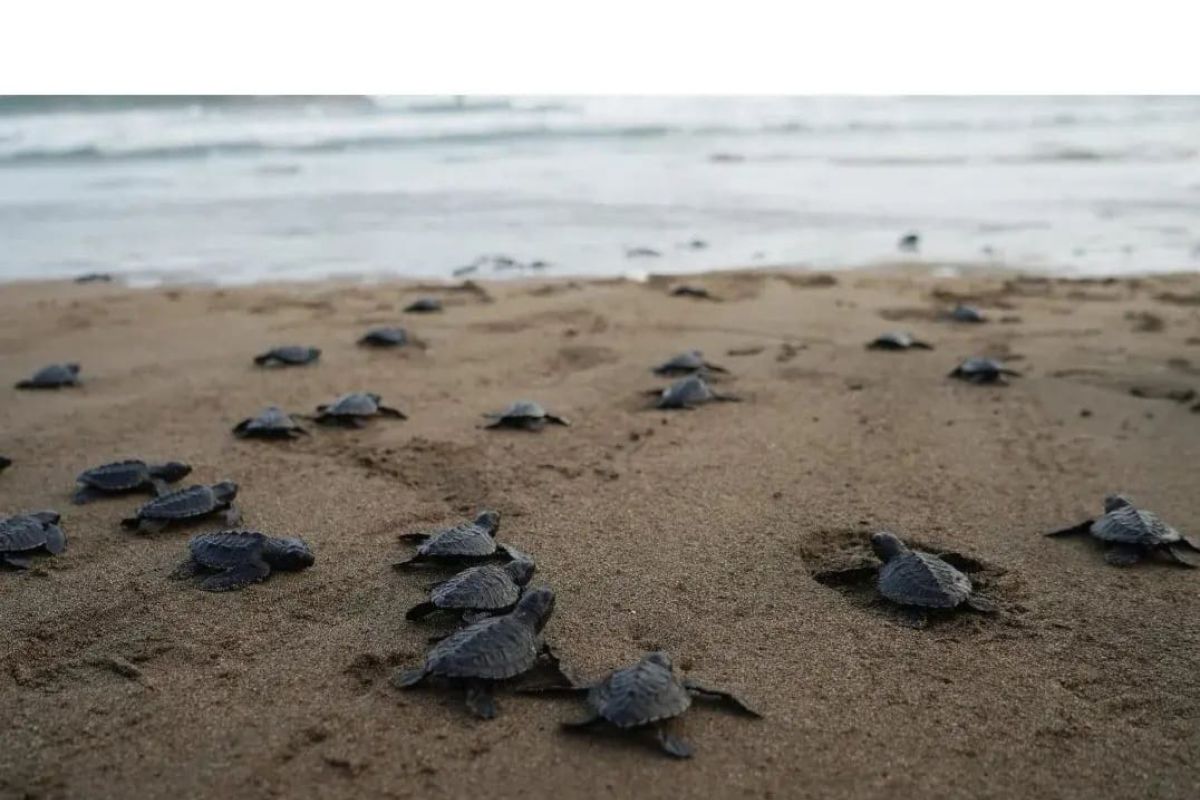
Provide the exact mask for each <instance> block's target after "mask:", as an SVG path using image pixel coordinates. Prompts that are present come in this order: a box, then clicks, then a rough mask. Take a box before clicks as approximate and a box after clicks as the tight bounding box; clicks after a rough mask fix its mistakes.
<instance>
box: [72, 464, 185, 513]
mask: <svg viewBox="0 0 1200 800" xmlns="http://www.w3.org/2000/svg"><path fill="white" fill-rule="evenodd" d="M191 471H192V468H191V467H190V466H188V465H187V464H182V463H180V462H178V461H168V462H167V463H166V464H147V463H146V462H145V461H141V460H140V459H129V460H126V461H114V462H113V463H111V464H102V465H100V466H98V467H92V468H91V469H86V470H84V471H83V472H81V473H79V477H77V478H76V479H75V480H76V481H77V482H78V483H79V488H78V489H77V490H76V491H75V494H74V495H73V496H72V497H71V502H73V503H76V504H82V503H90V502H91V501H93V500H98V499H100V498H101V497H107V496H109V495H115V494H128V493H130V492H150V493H151V494H154V495H161V494H165V493H166V492H167V491H168V490H167V484H168V483H175V482H176V481H181V480H183V479H184V478H186V477H187V476H188V475H189V474H190V473H191Z"/></svg>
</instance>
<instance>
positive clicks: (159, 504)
mask: <svg viewBox="0 0 1200 800" xmlns="http://www.w3.org/2000/svg"><path fill="white" fill-rule="evenodd" d="M217 505H218V500H217V496H216V493H214V492H213V490H212V487H211V486H205V485H204V484H197V485H195V486H188V487H187V488H184V489H177V490H176V491H174V492H168V493H167V494H164V495H160V496H159V497H156V498H154V499H153V500H151V501H150V502H148V503H146V504H145V505H143V506H142V507H141V508H139V509H138V512H137V516H138V517H140V518H141V519H151V520H153V519H158V520H172V519H189V518H191V517H199V516H202V515H204V514H208V513H209V512H211V511H213V510H214V509H215V508H216V507H217Z"/></svg>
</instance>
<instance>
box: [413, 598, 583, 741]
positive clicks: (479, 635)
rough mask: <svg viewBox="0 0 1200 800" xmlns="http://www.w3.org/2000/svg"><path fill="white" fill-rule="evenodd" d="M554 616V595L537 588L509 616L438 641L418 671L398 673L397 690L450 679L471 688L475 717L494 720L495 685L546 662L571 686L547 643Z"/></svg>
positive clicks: (469, 699) (469, 696) (470, 703)
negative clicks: (544, 630) (544, 637)
mask: <svg viewBox="0 0 1200 800" xmlns="http://www.w3.org/2000/svg"><path fill="white" fill-rule="evenodd" d="M553 612H554V592H552V591H550V590H549V589H547V588H545V587H539V588H537V589H532V590H530V591H528V592H526V593H525V595H524V596H523V597H522V598H521V599H520V600H519V601H518V602H517V605H516V607H515V608H513V610H512V611H510V612H509V613H507V614H503V615H501V616H498V617H488V618H486V619H481V620H479V621H478V622H473V623H471V624H470V625H468V626H466V627H465V628H461V629H460V630H457V631H455V632H454V633H452V634H450V635H449V636H447V637H446V638H445V639H442V640H441V641H439V642H438V643H437V644H435V645H434V646H433V648H432V649H431V650H430V651H429V652H428V653H427V654H426V655H425V663H424V665H423V666H421V667H419V668H418V669H411V670H396V672H395V673H394V674H393V675H392V685H393V686H395V687H396V688H398V689H410V688H412V687H414V686H416V685H418V684H420V683H422V682H424V681H425V680H426V679H428V678H430V677H436V678H444V679H447V680H449V681H451V682H452V683H456V684H460V685H463V686H464V687H465V688H466V693H467V697H466V700H467V708H468V709H470V711H471V713H473V714H474V715H475V716H477V717H480V718H481V719H492V718H493V717H495V716H496V704H495V701H494V700H493V699H492V690H493V688H494V687H495V685H496V684H497V683H499V682H501V681H507V680H511V679H513V678H516V677H518V676H520V675H523V674H524V673H526V672H528V671H530V670H531V669H533V668H534V666H536V665H537V663H538V660H539V659H540V658H542V657H545V658H546V659H547V662H548V664H549V666H551V667H552V668H553V669H554V670H556V672H557V675H558V677H559V678H560V679H562V680H563V681H565V682H568V683H569V682H570V681H569V679H568V678H567V677H566V676H565V675H563V674H562V672H561V670H560V669H559V667H558V659H557V658H555V657H554V654H553V653H551V652H550V649H549V647H548V646H547V645H546V643H545V642H544V641H543V640H542V635H541V634H542V628H544V627H545V625H546V623H547V622H548V621H549V619H550V615H551V614H553Z"/></svg>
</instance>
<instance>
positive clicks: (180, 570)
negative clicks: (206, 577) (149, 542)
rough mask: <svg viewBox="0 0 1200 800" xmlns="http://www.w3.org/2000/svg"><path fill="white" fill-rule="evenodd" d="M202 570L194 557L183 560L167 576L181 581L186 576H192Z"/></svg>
mask: <svg viewBox="0 0 1200 800" xmlns="http://www.w3.org/2000/svg"><path fill="white" fill-rule="evenodd" d="M202 572H204V567H203V566H201V564H200V562H199V561H197V560H196V559H194V558H189V559H187V560H186V561H183V562H181V563H180V564H179V566H177V567H176V568H175V569H173V570H171V574H170V575H168V576H167V577H168V578H170V579H171V580H173V581H181V580H185V579H187V578H194V577H196V576H197V575H199V574H201V573H202Z"/></svg>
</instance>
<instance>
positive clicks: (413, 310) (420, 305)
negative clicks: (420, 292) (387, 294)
mask: <svg viewBox="0 0 1200 800" xmlns="http://www.w3.org/2000/svg"><path fill="white" fill-rule="evenodd" d="M404 310H405V311H406V312H407V313H409V314H430V313H433V312H436V311H441V310H442V301H441V300H439V299H438V298H436V297H418V298H417V299H416V300H414V301H412V302H411V303H409V304H408V305H407V306H405V307H404Z"/></svg>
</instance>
